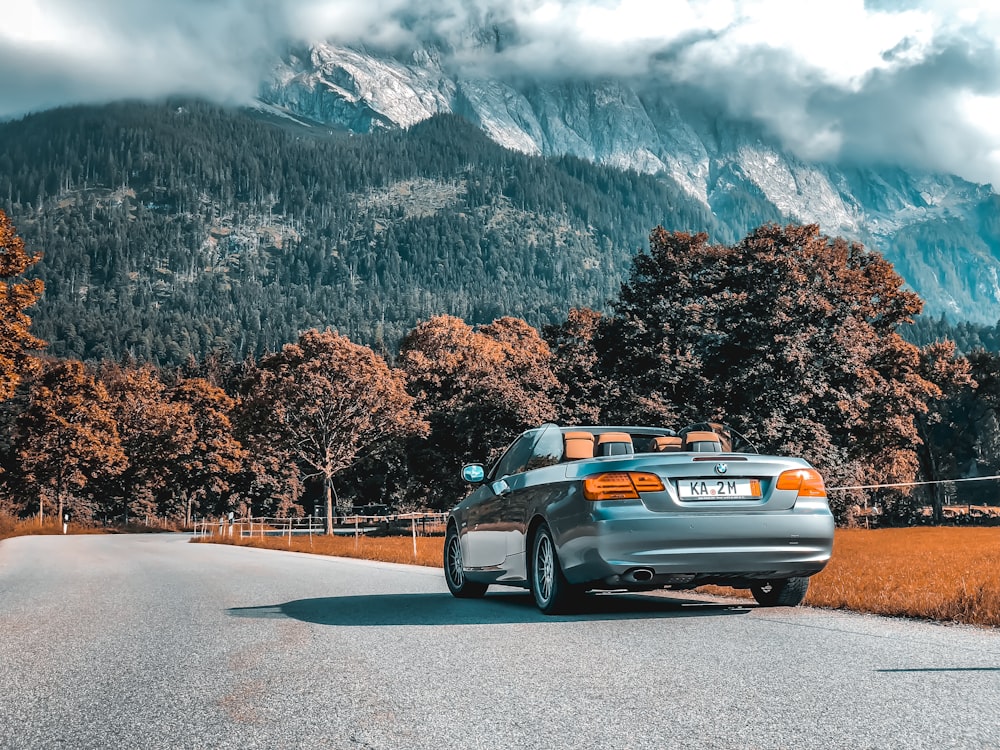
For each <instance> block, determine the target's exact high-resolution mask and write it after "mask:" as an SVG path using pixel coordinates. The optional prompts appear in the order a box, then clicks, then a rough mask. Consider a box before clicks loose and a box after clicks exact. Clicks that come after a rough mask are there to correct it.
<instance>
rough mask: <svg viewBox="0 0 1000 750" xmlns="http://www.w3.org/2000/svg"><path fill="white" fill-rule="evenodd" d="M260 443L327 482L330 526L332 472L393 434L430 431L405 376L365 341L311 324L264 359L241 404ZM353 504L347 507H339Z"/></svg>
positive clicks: (329, 527)
mask: <svg viewBox="0 0 1000 750" xmlns="http://www.w3.org/2000/svg"><path fill="white" fill-rule="evenodd" d="M241 411H242V412H243V414H242V419H243V421H244V423H245V424H246V423H250V424H254V425H256V427H255V431H256V435H255V436H254V440H255V441H256V442H257V443H265V444H279V445H281V446H282V447H283V448H284V449H285V450H286V451H287V452H288V454H289V455H291V456H293V457H294V458H295V460H296V461H298V462H299V463H300V464H301V465H302V466H303V467H305V470H306V473H308V474H309V475H310V476H313V477H316V478H318V479H320V480H321V481H322V483H323V493H324V501H325V504H326V517H327V533H328V534H332V533H333V511H334V506H335V504H339V503H335V495H336V491H335V488H334V478H335V477H336V476H337V475H338V474H339V473H340V472H342V471H343V470H344V469H346V468H348V467H349V466H351V465H352V464H353V463H354V462H355V461H356V460H357V459H358V458H360V457H361V456H364V455H371V454H372V453H375V452H377V451H379V450H380V449H381V448H383V447H384V446H385V445H386V444H387V443H388V441H390V440H392V439H394V438H397V437H400V436H405V435H412V434H422V433H424V432H426V429H427V426H426V423H424V422H423V420H421V419H420V418H419V417H418V416H417V414H416V412H414V410H413V398H412V397H411V396H410V395H409V394H408V393H407V392H406V383H405V377H404V375H403V373H402V372H400V371H398V370H394V369H392V368H390V367H389V365H388V364H386V362H385V360H384V359H382V358H381V357H380V356H379V355H377V354H376V353H375V352H373V351H372V350H371V349H369V348H368V347H366V346H361V345H360V344H355V343H354V342H352V341H351V340H350V339H348V338H347V337H345V336H341V335H339V334H337V333H334V332H332V331H326V332H322V333H321V332H319V331H316V330H310V331H306V332H305V333H303V334H302V335H301V336H300V337H299V340H298V343H295V344H286V345H285V346H284V347H282V349H281V351H279V352H277V353H275V354H271V355H268V356H266V357H264V358H262V359H261V361H260V365H259V367H258V368H257V369H256V371H255V372H254V373H253V380H252V382H251V383H250V385H249V387H248V389H247V395H246V397H245V399H244V400H243V404H242V406H241ZM340 510H342V511H349V510H350V509H349V508H346V507H343V508H340Z"/></svg>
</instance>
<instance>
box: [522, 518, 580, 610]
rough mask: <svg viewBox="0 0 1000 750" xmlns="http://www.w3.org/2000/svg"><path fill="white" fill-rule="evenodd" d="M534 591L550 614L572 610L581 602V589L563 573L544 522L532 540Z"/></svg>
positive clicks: (537, 600)
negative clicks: (571, 582)
mask: <svg viewBox="0 0 1000 750" xmlns="http://www.w3.org/2000/svg"><path fill="white" fill-rule="evenodd" d="M531 594H532V596H534V597H535V604H537V605H538V608H539V609H540V610H541V611H542V612H543V613H544V614H547V615H558V614H564V613H566V612H569V611H570V610H572V609H573V607H574V606H575V605H576V604H577V603H578V602H579V600H580V598H581V596H580V594H581V592H580V589H579V588H577V587H574V586H572V585H570V582H569V581H567V580H566V576H565V575H563V572H562V566H560V564H559V556H558V554H557V553H556V545H555V542H554V541H553V540H552V532H551V531H549V527H548V526H546V525H544V524H543V525H541V526H539V527H538V530H537V531H536V532H535V536H534V539H533V540H532V543H531Z"/></svg>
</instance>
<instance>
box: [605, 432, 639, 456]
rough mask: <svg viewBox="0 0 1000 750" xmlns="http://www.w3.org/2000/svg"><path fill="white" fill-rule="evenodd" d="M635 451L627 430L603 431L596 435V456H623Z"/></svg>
mask: <svg viewBox="0 0 1000 750" xmlns="http://www.w3.org/2000/svg"><path fill="white" fill-rule="evenodd" d="M629 453H635V448H633V447H632V436H631V435H629V434H628V433H627V432H605V433H602V434H600V435H598V436H597V455H598V456H624V455H626V454H629Z"/></svg>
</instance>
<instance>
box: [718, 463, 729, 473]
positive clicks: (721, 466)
mask: <svg viewBox="0 0 1000 750" xmlns="http://www.w3.org/2000/svg"><path fill="white" fill-rule="evenodd" d="M727 471H729V467H728V466H727V465H726V464H716V465H715V473H716V474H725V473H726V472H727Z"/></svg>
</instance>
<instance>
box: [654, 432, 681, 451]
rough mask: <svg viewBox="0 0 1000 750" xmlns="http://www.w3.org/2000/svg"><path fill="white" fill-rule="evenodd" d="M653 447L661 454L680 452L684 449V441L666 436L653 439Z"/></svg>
mask: <svg viewBox="0 0 1000 750" xmlns="http://www.w3.org/2000/svg"><path fill="white" fill-rule="evenodd" d="M653 446H654V448H655V449H656V450H657V452H660V453H666V452H674V451H679V450H681V449H682V448H683V447H684V441H683V440H681V439H680V438H679V437H672V436H670V435H664V436H663V437H656V438H653Z"/></svg>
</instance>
